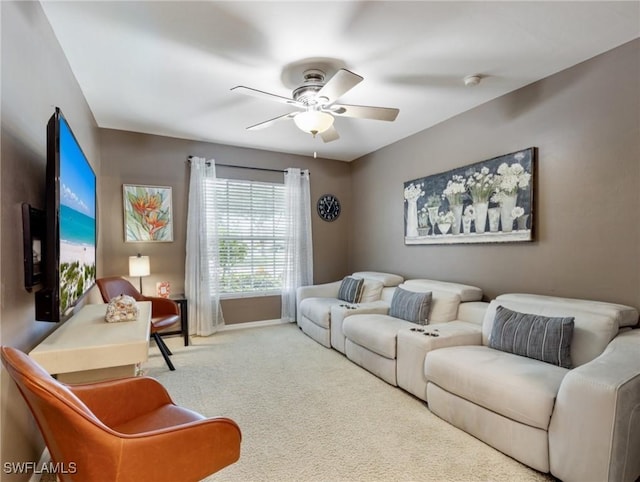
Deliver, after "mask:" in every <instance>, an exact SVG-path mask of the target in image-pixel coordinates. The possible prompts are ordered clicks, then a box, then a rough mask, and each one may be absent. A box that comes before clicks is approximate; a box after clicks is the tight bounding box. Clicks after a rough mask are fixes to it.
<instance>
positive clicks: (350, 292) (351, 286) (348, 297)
mask: <svg viewBox="0 0 640 482" xmlns="http://www.w3.org/2000/svg"><path fill="white" fill-rule="evenodd" d="M363 288H364V279H363V278H354V277H352V276H345V277H344V279H343V280H342V283H341V284H340V288H339V289H338V299H339V300H343V301H346V302H347V303H358V302H360V297H361V296H362V290H363Z"/></svg>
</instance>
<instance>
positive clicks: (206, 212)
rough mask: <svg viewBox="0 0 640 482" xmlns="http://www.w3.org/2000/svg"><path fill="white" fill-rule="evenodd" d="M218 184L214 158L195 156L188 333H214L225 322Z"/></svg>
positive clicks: (189, 219) (187, 281)
mask: <svg viewBox="0 0 640 482" xmlns="http://www.w3.org/2000/svg"><path fill="white" fill-rule="evenodd" d="M215 184H216V167H215V162H214V160H213V159H211V160H210V161H207V160H205V159H203V158H198V157H192V158H191V178H190V181H189V207H188V213H187V253H186V263H185V280H184V286H185V287H184V290H185V295H186V298H187V303H188V305H187V306H188V310H189V333H192V334H194V335H199V336H207V335H211V334H213V333H215V332H216V331H217V330H218V329H219V328H220V327H221V326H223V325H224V319H223V317H222V309H221V307H220V291H219V289H218V286H219V284H218V272H219V269H218V263H219V260H218V233H217V229H216V209H215V206H216V202H215V200H216V199H215Z"/></svg>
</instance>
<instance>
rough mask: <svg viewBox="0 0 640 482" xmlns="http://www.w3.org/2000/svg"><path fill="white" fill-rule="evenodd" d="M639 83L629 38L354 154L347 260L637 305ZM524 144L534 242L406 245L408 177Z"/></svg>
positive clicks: (638, 47)
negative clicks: (532, 186)
mask: <svg viewBox="0 0 640 482" xmlns="http://www.w3.org/2000/svg"><path fill="white" fill-rule="evenodd" d="M639 86H640V40H636V41H633V42H631V43H628V44H626V45H623V46H621V47H619V48H617V49H615V50H613V51H610V52H608V53H605V54H603V55H601V56H599V57H596V58H594V59H591V60H589V61H587V62H584V63H582V64H579V65H577V66H575V67H573V68H571V69H568V70H565V71H563V72H560V73H558V74H556V75H554V76H551V77H548V78H546V79H543V80H542V81H539V82H536V83H534V84H531V85H529V86H527V87H525V88H523V89H520V90H518V91H516V92H513V93H511V94H509V95H506V96H503V97H501V98H498V99H496V100H494V101H491V102H488V103H486V104H484V105H482V106H479V107H477V108H475V109H473V110H471V111H469V112H466V113H464V114H461V115H459V116H457V117H454V118H452V119H450V120H448V121H446V122H443V123H441V124H439V125H437V126H435V127H433V128H430V129H428V130H425V131H423V132H420V133H418V134H416V135H414V136H412V137H409V138H407V139H405V140H402V141H400V142H398V143H396V144H394V145H391V146H389V147H387V148H384V149H381V150H379V151H377V152H375V153H373V154H371V155H368V156H366V157H363V158H361V159H359V160H357V161H355V162H354V163H353V166H352V167H353V171H352V174H353V175H352V188H353V205H352V206H351V209H352V211H353V212H357V213H358V214H359V215H358V216H357V217H354V218H353V228H352V235H351V241H350V243H351V248H350V253H351V256H350V258H349V263H350V268H349V269H350V271H353V270H360V269H374V268H375V269H381V270H386V271H390V272H397V273H400V274H402V275H404V276H406V277H412V278H417V277H422V278H435V279H441V280H451V281H459V282H465V283H469V284H474V285H477V286H480V287H482V288H483V289H484V290H485V294H486V295H487V296H488V297H489V298H492V297H495V296H496V295H498V294H500V293H505V292H523V291H524V292H531V293H540V294H550V295H559V296H569V297H578V298H589V299H599V300H605V301H612V302H621V303H627V304H630V305H634V306H636V307H640V189H639V186H640V89H639ZM476 88H479V89H481V88H482V84H480V85H479V86H478V87H476ZM400 115H402V113H401V114H400ZM531 146H536V147H538V149H539V150H538V159H539V162H538V167H537V172H538V176H537V188H536V192H535V196H536V206H535V208H536V211H535V222H536V234H535V236H536V241H535V242H533V243H519V244H518V243H515V244H505V245H457V246H433V245H430V246H425V245H422V246H405V245H404V239H403V182H404V181H408V180H411V179H416V178H420V177H423V176H426V175H430V174H435V173H439V172H443V171H446V170H449V169H451V168H454V167H459V166H464V165H466V164H470V163H473V162H477V161H482V160H486V159H490V158H492V157H495V156H498V155H501V154H506V153H509V152H514V151H517V150H519V149H522V148H526V147H531Z"/></svg>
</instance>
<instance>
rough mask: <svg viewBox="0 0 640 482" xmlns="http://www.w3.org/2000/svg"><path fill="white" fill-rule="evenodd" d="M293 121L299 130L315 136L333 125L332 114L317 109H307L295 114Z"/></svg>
mask: <svg viewBox="0 0 640 482" xmlns="http://www.w3.org/2000/svg"><path fill="white" fill-rule="evenodd" d="M293 121H294V122H295V123H296V125H297V126H298V128H299V129H300V130H303V131H305V132H308V133H309V134H313V135H314V136H315V135H316V134H318V133H320V132H324V131H326V130H327V129H328V128H329V127H331V126H332V125H333V116H332V115H331V114H327V113H326V112H321V111H319V110H308V111H305V112H301V113H300V114H298V115H296V116H295V117H294V118H293Z"/></svg>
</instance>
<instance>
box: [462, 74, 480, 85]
mask: <svg viewBox="0 0 640 482" xmlns="http://www.w3.org/2000/svg"><path fill="white" fill-rule="evenodd" d="M480 80H482V77H481V76H480V75H479V74H474V75H467V76H466V77H465V78H464V85H466V86H467V87H473V86H474V85H478V84H479V83H480Z"/></svg>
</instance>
